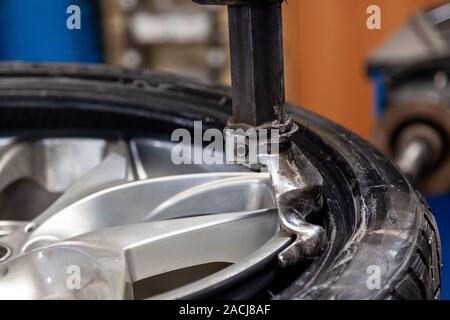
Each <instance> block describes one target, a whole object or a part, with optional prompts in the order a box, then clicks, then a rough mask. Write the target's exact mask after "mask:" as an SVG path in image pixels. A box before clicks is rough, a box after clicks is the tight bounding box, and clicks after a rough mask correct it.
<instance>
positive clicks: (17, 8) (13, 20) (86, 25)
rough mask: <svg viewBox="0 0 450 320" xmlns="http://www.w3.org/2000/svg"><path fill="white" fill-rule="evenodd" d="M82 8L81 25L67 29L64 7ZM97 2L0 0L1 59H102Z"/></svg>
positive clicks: (85, 60)
mask: <svg viewBox="0 0 450 320" xmlns="http://www.w3.org/2000/svg"><path fill="white" fill-rule="evenodd" d="M70 5H77V6H79V7H80V9H81V29H79V30H77V29H73V30H70V29H68V28H67V24H66V21H67V19H68V18H69V17H70V14H68V13H67V8H68V7H69V6H70ZM97 5H98V2H97V1H92V0H58V1H55V0H23V1H17V0H2V1H0V60H22V61H54V62H86V63H96V62H102V51H101V43H102V42H101V37H100V21H99V20H100V19H99V13H98V8H97Z"/></svg>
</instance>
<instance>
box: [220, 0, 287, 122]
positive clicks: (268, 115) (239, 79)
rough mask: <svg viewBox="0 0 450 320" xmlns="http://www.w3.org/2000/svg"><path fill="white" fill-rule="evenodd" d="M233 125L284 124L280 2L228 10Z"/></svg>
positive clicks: (236, 7) (233, 7)
mask: <svg viewBox="0 0 450 320" xmlns="http://www.w3.org/2000/svg"><path fill="white" fill-rule="evenodd" d="M228 19H229V31H230V48H231V78H232V95H233V121H234V122H235V123H245V124H248V125H251V126H259V125H261V124H263V123H266V122H272V121H274V120H281V117H282V107H283V105H284V102H285V101H284V99H285V98H284V68H283V39H282V25H281V24H282V21H281V5H280V3H279V2H278V1H276V2H270V3H264V4H250V5H240V6H230V7H229V8H228Z"/></svg>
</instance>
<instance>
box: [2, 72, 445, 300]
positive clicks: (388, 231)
mask: <svg viewBox="0 0 450 320" xmlns="http://www.w3.org/2000/svg"><path fill="white" fill-rule="evenodd" d="M288 110H289V112H290V113H291V114H292V116H293V117H294V119H295V121H296V122H297V123H298V124H299V125H300V131H299V132H298V133H297V134H296V136H295V137H294V139H295V142H296V143H297V144H298V145H299V146H300V147H301V149H302V150H303V152H304V153H305V154H306V155H307V156H308V157H309V159H310V160H311V161H312V162H313V163H314V165H315V166H316V167H317V168H318V169H319V170H320V171H321V173H322V175H323V177H324V181H325V185H324V195H325V197H326V200H327V201H325V209H324V210H323V215H322V216H320V217H312V219H315V220H317V221H316V222H319V223H323V224H324V225H325V226H326V229H327V232H328V244H327V246H326V249H325V250H324V251H323V252H322V253H321V255H320V256H318V257H317V258H314V259H311V260H308V261H307V262H305V263H303V264H301V265H298V266H295V267H294V268H291V269H290V270H278V271H277V273H278V276H277V277H278V278H280V279H282V280H280V281H278V283H277V284H276V285H274V286H273V288H272V289H271V290H272V294H274V298H275V299H437V298H439V288H440V270H441V253H440V252H441V250H440V240H439V235H438V230H437V227H436V223H435V220H434V217H433V215H432V214H431V210H430V208H429V207H428V206H427V204H426V203H425V201H424V200H423V198H422V197H421V196H420V194H419V193H418V192H417V191H416V190H415V189H414V188H413V187H412V186H411V185H410V184H409V182H408V181H407V180H406V179H405V177H404V176H403V175H402V174H401V173H400V172H399V170H398V169H397V168H396V167H395V166H394V165H393V164H392V163H391V162H390V161H389V160H388V159H387V158H386V157H385V156H383V155H382V154H381V153H379V152H378V151H377V150H376V149H375V148H374V147H372V146H371V145H370V144H368V143H367V142H365V141H363V140H362V139H360V138H359V137H357V136H356V135H354V134H352V133H351V132H349V131H348V130H346V129H344V128H342V127H340V126H338V125H336V124H335V123H333V122H330V121H328V120H326V119H324V118H322V117H320V116H318V115H316V114H313V113H311V112H308V111H306V110H304V109H301V108H296V107H292V106H289V107H288ZM230 112H231V99H230V96H229V93H228V90H227V89H226V88H222V87H213V86H210V85H206V84H200V83H196V82H193V81H190V80H187V79H181V78H179V77H175V76H169V75H162V74H157V73H153V72H148V71H130V70H124V69H121V68H117V67H110V66H108V67H107V66H93V65H57V64H30V63H6V64H0V134H4V133H6V132H8V131H14V132H17V131H30V130H33V131H40V132H42V131H52V132H57V131H60V130H75V131H76V130H83V132H85V131H86V130H88V131H92V132H104V131H111V130H114V131H116V132H121V133H122V134H133V135H135V134H149V133H151V134H155V133H156V134H161V135H168V134H170V133H171V132H172V130H173V129H174V128H177V127H187V128H191V127H192V125H193V121H194V120H202V121H203V123H204V128H205V129H207V128H209V127H217V128H223V127H224V125H225V123H226V121H227V119H228V117H229V116H230ZM319 220H320V221H319ZM373 268H375V269H373ZM377 268H378V269H377ZM373 270H378V271H380V273H379V275H380V287H379V288H377V287H376V285H375V288H374V286H373V285H372V286H371V285H368V283H369V282H370V281H372V280H373V277H371V276H373V274H371V272H372V271H373ZM376 272H377V271H376ZM370 283H372V282H370ZM372 284H376V282H374V283H372ZM240 297H242V295H241V296H240Z"/></svg>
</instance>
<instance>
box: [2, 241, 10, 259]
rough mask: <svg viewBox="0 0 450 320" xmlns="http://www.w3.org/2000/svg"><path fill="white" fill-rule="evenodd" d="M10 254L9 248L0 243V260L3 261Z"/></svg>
mask: <svg viewBox="0 0 450 320" xmlns="http://www.w3.org/2000/svg"><path fill="white" fill-rule="evenodd" d="M10 255H11V249H10V248H8V247H7V246H5V245H1V244H0V262H3V261H5V260H6V259H8V258H9V256H10Z"/></svg>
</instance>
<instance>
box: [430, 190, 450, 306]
mask: <svg viewBox="0 0 450 320" xmlns="http://www.w3.org/2000/svg"><path fill="white" fill-rule="evenodd" d="M427 200H428V203H429V204H430V206H431V207H432V208H433V213H434V216H435V218H436V221H437V224H438V227H439V235H440V236H441V243H442V263H443V265H444V268H443V271H442V288H441V299H445V300H450V194H444V195H441V196H434V197H428V198H427Z"/></svg>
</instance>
